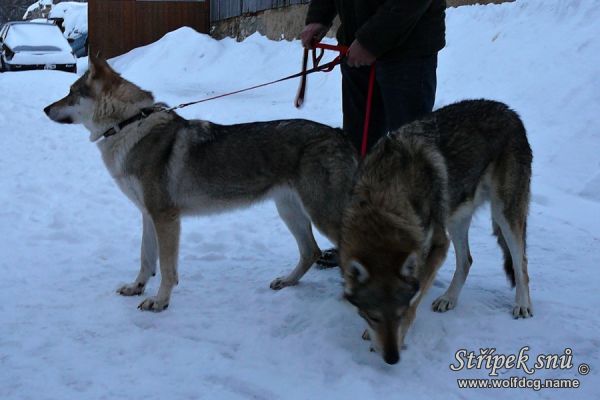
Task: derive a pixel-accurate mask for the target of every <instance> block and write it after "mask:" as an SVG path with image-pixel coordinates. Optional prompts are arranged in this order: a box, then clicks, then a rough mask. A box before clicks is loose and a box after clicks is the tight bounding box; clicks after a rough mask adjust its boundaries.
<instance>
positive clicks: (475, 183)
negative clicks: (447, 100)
mask: <svg viewBox="0 0 600 400" xmlns="http://www.w3.org/2000/svg"><path fill="white" fill-rule="evenodd" d="M531 161H532V154H531V149H530V147H529V143H528V141H527V137H526V133H525V128H524V126H523V123H522V122H521V120H520V118H519V116H518V115H517V114H516V113H515V112H514V111H512V110H510V109H509V108H508V107H507V106H506V105H504V104H502V103H498V102H494V101H488V100H471V101H463V102H460V103H457V104H453V105H450V106H447V107H444V108H442V109H440V110H438V111H436V112H434V113H432V114H431V115H430V116H428V117H426V118H425V119H423V120H420V121H416V122H413V123H411V124H408V125H406V126H404V127H402V128H400V129H399V130H398V131H396V132H393V133H391V134H389V135H388V137H385V138H383V139H381V140H380V142H379V143H378V144H377V145H376V146H375V148H374V149H373V151H372V153H371V154H370V155H369V156H368V157H367V159H366V160H365V162H364V164H363V165H362V166H361V168H360V170H359V172H358V175H357V182H356V185H355V187H354V190H353V196H352V198H351V200H350V203H349V205H348V208H347V209H346V211H345V213H344V217H343V222H342V233H341V243H340V255H341V265H342V269H343V273H344V278H345V297H346V298H347V299H348V300H349V301H350V302H351V303H352V304H353V305H355V306H356V307H357V308H358V310H359V314H360V315H361V316H362V317H363V318H364V319H365V320H366V322H367V324H368V331H367V332H366V334H368V336H369V337H370V339H371V340H372V342H373V347H374V348H375V349H376V350H378V351H380V352H381V353H382V355H383V357H384V359H385V361H386V362H388V363H390V364H394V363H396V362H398V360H399V351H398V349H399V348H400V347H401V346H402V344H403V342H404V337H405V334H406V332H407V330H408V328H409V327H410V325H411V323H412V321H413V319H414V317H415V310H416V307H417V305H418V304H419V301H420V300H421V299H422V298H423V295H424V293H425V291H426V290H427V289H428V288H429V286H430V285H431V283H432V281H433V279H434V277H435V274H436V271H437V269H438V268H439V266H440V265H441V264H442V262H443V260H444V258H445V255H446V250H447V247H448V239H447V238H446V231H448V232H449V234H450V239H451V240H452V243H453V245H454V249H455V252H456V271H455V273H454V277H453V279H452V283H451V284H450V287H449V288H448V290H447V291H446V293H444V294H443V295H442V296H440V297H439V298H438V299H437V300H435V301H434V302H433V309H434V310H435V311H438V312H445V311H447V310H450V309H452V308H454V307H455V305H456V302H457V300H458V295H459V293H460V290H461V289H462V287H463V284H464V283H465V280H466V278H467V274H468V272H469V268H470V267H471V264H472V262H473V260H472V258H471V254H470V251H469V243H468V230H469V225H470V223H471V217H472V216H473V213H474V212H475V210H476V209H477V208H478V207H479V206H480V205H481V204H482V203H483V202H484V201H486V200H489V201H490V202H491V211H492V221H493V222H492V225H493V232H494V234H495V235H496V236H497V239H498V244H499V245H500V247H501V248H502V251H503V253H504V269H505V271H506V273H507V275H508V277H509V279H510V281H511V283H512V285H513V286H514V285H515V284H516V302H515V306H514V308H513V311H512V313H513V316H514V317H515V318H520V317H522V318H527V317H530V316H532V315H533V314H532V307H531V300H530V298H529V277H528V274H527V257H526V253H525V236H526V226H527V212H528V207H529V195H530V189H529V186H530V179H531Z"/></svg>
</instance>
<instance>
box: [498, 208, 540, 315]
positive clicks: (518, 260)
mask: <svg viewBox="0 0 600 400" xmlns="http://www.w3.org/2000/svg"><path fill="white" fill-rule="evenodd" d="M513 211H514V210H511V212H509V213H507V212H506V208H505V207H504V205H503V204H502V202H501V201H498V200H496V201H494V200H492V218H493V219H494V224H496V225H498V227H499V228H500V232H501V234H502V238H503V240H504V243H505V245H506V247H508V249H509V251H510V257H511V260H512V270H513V273H514V279H515V286H516V295H515V306H514V307H513V317H515V318H529V317H532V316H533V308H532V306H531V299H530V297H529V274H528V273H527V255H526V253H525V251H526V246H525V235H526V225H527V223H526V220H525V218H526V215H525V214H523V213H522V214H523V215H519V216H517V217H516V218H511V215H512V214H514V212H513ZM525 213H526V211H525ZM507 266H508V264H507V263H506V262H505V268H506V267H507ZM506 272H507V274H509V276H510V272H511V271H506Z"/></svg>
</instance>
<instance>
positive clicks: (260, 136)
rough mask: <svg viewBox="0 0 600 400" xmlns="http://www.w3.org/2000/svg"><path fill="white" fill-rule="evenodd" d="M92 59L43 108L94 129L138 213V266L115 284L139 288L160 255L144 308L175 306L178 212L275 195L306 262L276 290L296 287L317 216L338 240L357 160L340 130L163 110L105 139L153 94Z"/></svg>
mask: <svg viewBox="0 0 600 400" xmlns="http://www.w3.org/2000/svg"><path fill="white" fill-rule="evenodd" d="M90 61H91V65H90V71H89V72H88V73H86V74H85V75H84V76H82V77H81V78H80V79H79V80H78V81H77V82H75V83H74V84H73V86H72V87H71V91H70V93H69V95H68V96H66V97H65V98H64V99H62V100H59V101H57V102H56V103H54V104H52V105H50V106H48V107H47V108H46V109H45V112H46V113H47V115H48V116H49V117H50V118H51V119H52V120H54V121H57V122H61V123H76V124H83V125H84V126H86V127H87V128H88V130H89V131H90V133H91V134H90V140H92V141H93V142H97V144H98V147H99V149H100V152H101V154H102V158H103V160H104V163H105V164H106V167H107V168H108V170H109V172H110V174H111V175H112V176H113V178H114V179H115V181H116V182H117V184H118V186H119V187H120V189H121V190H122V191H123V193H125V195H126V196H127V197H128V198H129V199H130V200H131V201H132V202H133V203H135V205H136V206H137V207H138V208H139V209H140V211H141V212H142V215H143V233H142V246H141V268H140V272H139V274H138V276H137V278H136V279H135V281H134V282H133V283H131V284H129V285H125V286H123V287H122V288H120V289H119V290H118V292H119V293H120V294H122V295H125V296H132V295H140V294H142V293H143V291H144V288H145V286H146V283H147V282H148V280H149V279H150V277H152V276H153V275H155V271H156V263H157V258H159V264H160V272H161V283H160V287H159V290H158V293H157V294H156V296H153V297H148V298H147V299H145V300H144V301H143V302H142V303H141V304H140V308H141V309H142V310H152V311H161V310H164V309H165V308H167V306H168V305H169V299H170V296H171V291H172V289H173V287H174V286H175V285H176V284H177V282H178V275H177V260H178V249H179V236H180V225H181V223H180V220H181V217H183V216H185V215H206V214H213V213H219V212H226V211H228V210H231V209H233V208H237V207H244V206H249V205H251V204H253V203H256V202H258V201H261V200H265V199H273V200H274V201H275V203H276V206H277V210H278V212H279V215H280V216H281V218H282V219H283V221H284V222H285V224H286V225H287V227H288V228H289V230H290V231H291V233H292V235H293V236H294V238H295V239H296V241H297V244H298V248H299V251H300V260H299V261H298V264H297V266H296V267H295V269H294V270H293V271H291V272H290V273H289V274H288V275H287V276H284V277H281V278H277V279H275V280H274V281H273V282H272V283H271V288H272V289H281V288H283V287H285V286H290V285H295V284H296V283H297V282H298V281H299V280H300V278H301V277H302V276H303V275H304V274H305V273H306V272H307V271H308V269H309V268H310V267H311V265H312V264H313V262H314V261H315V260H316V259H317V258H318V257H319V256H320V254H321V252H320V250H319V248H318V246H317V244H316V242H315V239H314V237H313V233H312V228H311V227H312V224H314V225H315V226H316V227H317V228H318V229H319V230H320V231H321V232H322V233H323V234H325V235H326V236H327V237H328V238H329V239H330V240H331V241H332V242H334V243H338V242H339V226H340V223H341V217H342V212H343V207H344V204H345V199H346V198H347V196H348V194H349V192H350V189H351V187H352V177H353V174H354V171H355V169H356V165H357V161H356V155H355V151H354V149H353V148H352V146H351V144H350V143H349V142H348V141H347V140H346V139H345V138H344V137H343V135H342V133H341V131H340V130H338V129H334V128H331V127H328V126H325V125H322V124H318V123H316V122H311V121H306V120H281V121H271V122H257V123H248V124H237V125H230V126H224V125H218V124H214V123H211V122H208V121H201V120H186V119H183V118H181V117H180V116H178V115H177V114H176V113H174V112H167V111H159V112H156V113H154V114H151V115H150V116H148V117H147V118H145V119H142V120H139V121H137V122H134V123H132V124H130V125H127V126H125V127H124V128H123V129H122V130H121V131H119V132H118V133H117V134H116V135H114V136H110V137H104V136H103V132H105V131H106V130H108V129H110V128H112V127H114V126H116V125H117V124H119V123H120V122H122V121H123V120H126V119H128V118H130V117H132V116H134V115H136V114H137V113H139V112H140V110H141V109H143V108H146V107H152V106H154V105H155V101H154V98H153V96H152V94H151V93H149V92H146V91H143V90H142V89H140V88H139V87H137V86H136V85H134V84H133V83H131V82H128V81H126V80H125V79H123V78H122V77H120V76H119V75H118V74H117V73H116V72H114V71H113V70H112V68H111V67H110V66H109V65H108V64H107V63H106V62H105V61H103V60H99V59H96V58H94V57H92V58H91V59H90Z"/></svg>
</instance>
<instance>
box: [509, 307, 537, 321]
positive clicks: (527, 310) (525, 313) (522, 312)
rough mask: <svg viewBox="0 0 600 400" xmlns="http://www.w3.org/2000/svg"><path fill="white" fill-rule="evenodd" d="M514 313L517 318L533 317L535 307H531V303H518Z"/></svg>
mask: <svg viewBox="0 0 600 400" xmlns="http://www.w3.org/2000/svg"><path fill="white" fill-rule="evenodd" d="M512 313H513V317H514V318H515V319H519V318H530V317H533V308H531V304H517V305H516V306H514V307H513V312H512Z"/></svg>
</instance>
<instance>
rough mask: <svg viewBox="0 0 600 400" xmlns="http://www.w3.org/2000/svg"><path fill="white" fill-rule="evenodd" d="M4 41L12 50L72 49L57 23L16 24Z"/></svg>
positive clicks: (9, 29)
mask: <svg viewBox="0 0 600 400" xmlns="http://www.w3.org/2000/svg"><path fill="white" fill-rule="evenodd" d="M4 43H5V44H6V45H7V46H8V47H10V49H11V50H12V51H15V52H16V51H68V52H70V51H71V46H69V43H68V42H67V40H66V39H65V38H64V36H63V35H62V32H61V31H60V29H59V28H58V26H56V25H50V24H35V23H25V24H15V25H11V26H10V27H9V28H8V32H7V34H6V39H5V40H4Z"/></svg>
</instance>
